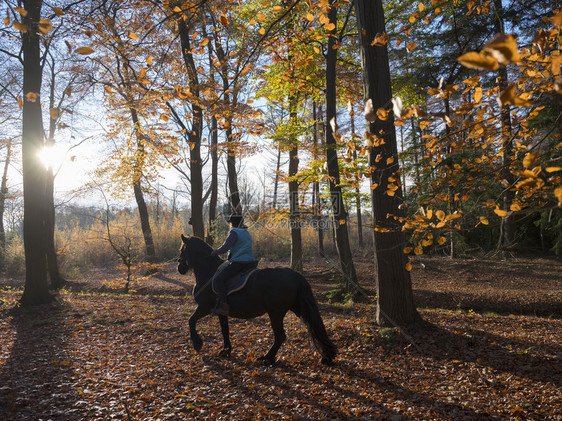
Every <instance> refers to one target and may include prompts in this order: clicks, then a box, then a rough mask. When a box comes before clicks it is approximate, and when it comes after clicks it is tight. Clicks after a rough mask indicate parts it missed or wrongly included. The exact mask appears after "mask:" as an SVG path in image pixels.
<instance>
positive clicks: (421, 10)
mask: <svg viewBox="0 0 562 421" xmlns="http://www.w3.org/2000/svg"><path fill="white" fill-rule="evenodd" d="M424 9H425V6H424V5H423V3H422V2H421V1H420V2H419V3H418V10H419V11H420V12H423V11H424Z"/></svg>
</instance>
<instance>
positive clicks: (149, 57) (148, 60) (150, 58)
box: [146, 56, 152, 66]
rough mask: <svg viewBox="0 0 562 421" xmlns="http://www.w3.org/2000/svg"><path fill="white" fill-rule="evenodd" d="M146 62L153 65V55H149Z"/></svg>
mask: <svg viewBox="0 0 562 421" xmlns="http://www.w3.org/2000/svg"><path fill="white" fill-rule="evenodd" d="M146 64H147V65H148V66H152V56H148V58H147V59H146Z"/></svg>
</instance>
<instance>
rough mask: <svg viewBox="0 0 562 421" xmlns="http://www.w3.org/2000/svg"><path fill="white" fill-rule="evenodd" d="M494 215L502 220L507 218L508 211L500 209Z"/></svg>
mask: <svg viewBox="0 0 562 421" xmlns="http://www.w3.org/2000/svg"><path fill="white" fill-rule="evenodd" d="M494 213H495V214H496V215H498V216H499V217H501V218H505V217H506V216H507V211H504V210H503V209H500V208H499V207H498V208H496V209H494Z"/></svg>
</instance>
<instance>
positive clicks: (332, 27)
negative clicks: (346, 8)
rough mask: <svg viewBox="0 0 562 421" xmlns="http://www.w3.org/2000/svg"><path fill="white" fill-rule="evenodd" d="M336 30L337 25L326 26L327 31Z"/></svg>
mask: <svg viewBox="0 0 562 421" xmlns="http://www.w3.org/2000/svg"><path fill="white" fill-rule="evenodd" d="M334 29H336V25H334V24H333V23H331V22H330V23H328V24H326V31H333V30H334Z"/></svg>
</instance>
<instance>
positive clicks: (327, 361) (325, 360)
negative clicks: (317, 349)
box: [320, 358, 335, 367]
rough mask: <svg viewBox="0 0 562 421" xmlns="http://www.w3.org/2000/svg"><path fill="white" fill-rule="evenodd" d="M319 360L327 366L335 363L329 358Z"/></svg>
mask: <svg viewBox="0 0 562 421" xmlns="http://www.w3.org/2000/svg"><path fill="white" fill-rule="evenodd" d="M320 362H321V363H322V364H324V365H327V366H328V367H332V366H333V365H334V364H335V363H334V360H332V359H331V358H322V359H321V360H320Z"/></svg>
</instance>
